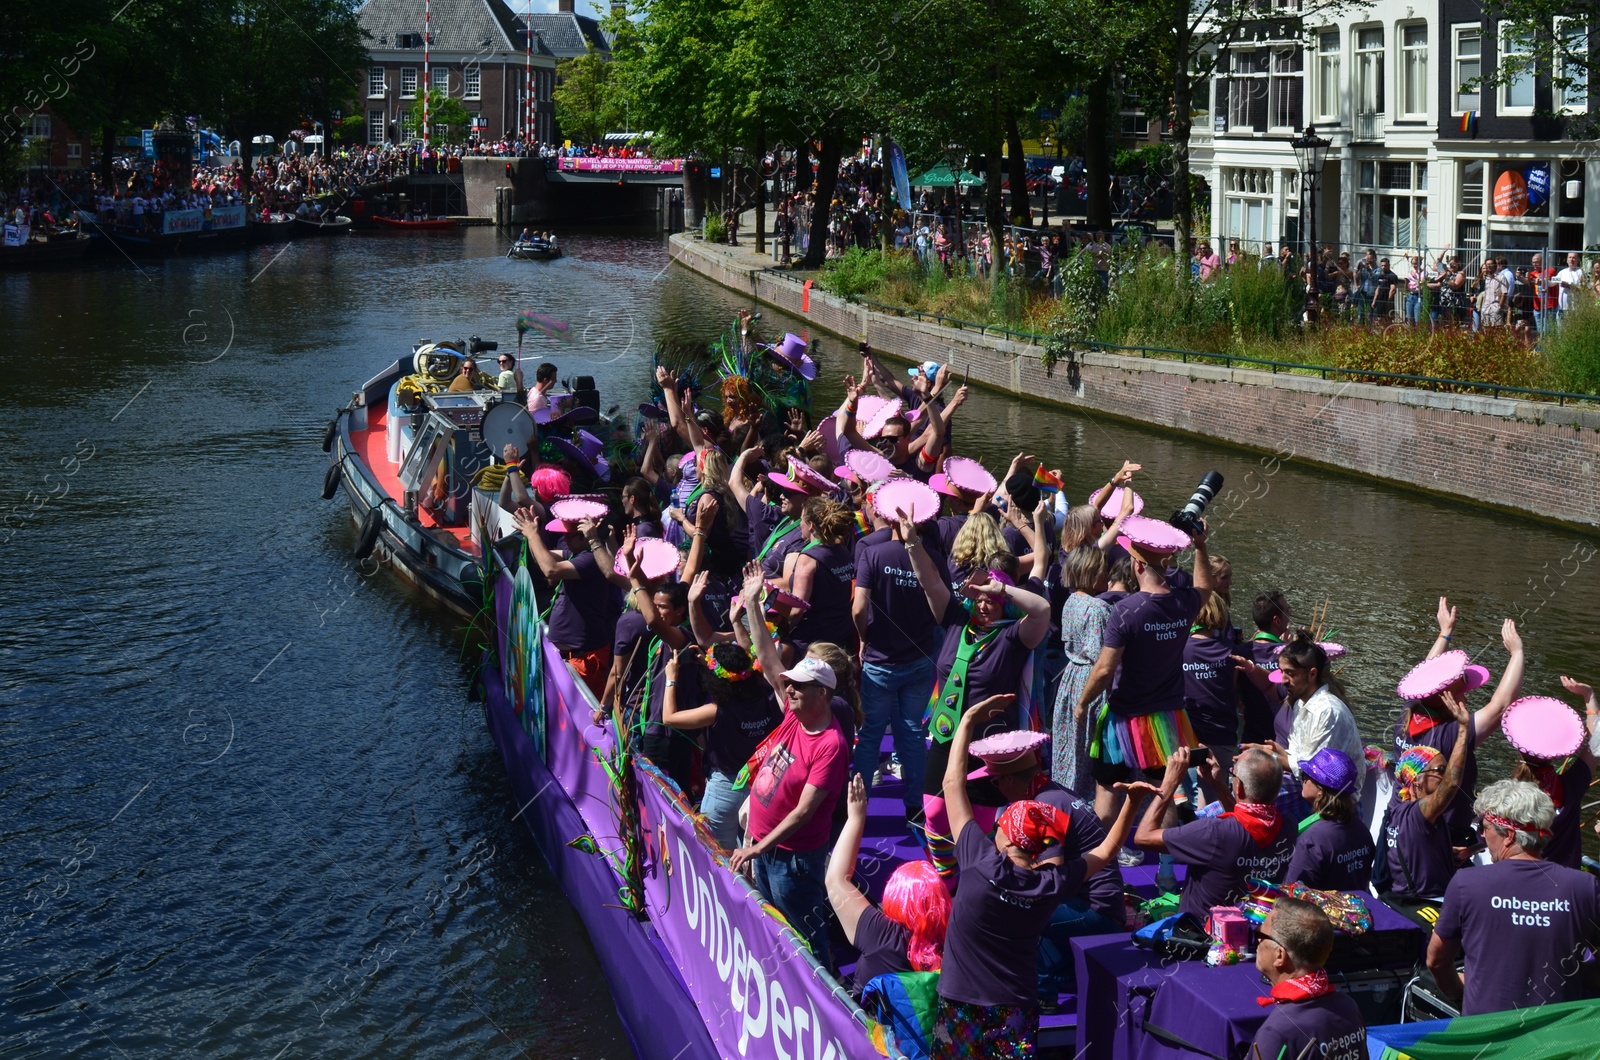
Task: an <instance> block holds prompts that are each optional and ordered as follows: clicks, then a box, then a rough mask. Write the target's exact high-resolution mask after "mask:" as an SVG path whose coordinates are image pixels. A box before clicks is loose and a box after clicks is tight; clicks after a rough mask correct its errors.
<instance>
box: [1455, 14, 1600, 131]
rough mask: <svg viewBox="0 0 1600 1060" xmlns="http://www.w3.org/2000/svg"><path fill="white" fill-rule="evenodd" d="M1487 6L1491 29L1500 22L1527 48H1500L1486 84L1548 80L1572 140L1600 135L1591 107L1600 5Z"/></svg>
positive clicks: (1505, 31) (1486, 22)
mask: <svg viewBox="0 0 1600 1060" xmlns="http://www.w3.org/2000/svg"><path fill="white" fill-rule="evenodd" d="M1483 8H1484V10H1483V17H1484V22H1483V24H1484V26H1485V28H1487V27H1488V25H1489V23H1490V20H1491V19H1493V20H1498V22H1499V29H1500V31H1501V32H1502V33H1503V34H1504V35H1506V36H1510V37H1512V38H1514V39H1516V40H1517V41H1518V43H1519V45H1520V47H1521V50H1520V51H1519V52H1518V53H1517V54H1515V55H1507V54H1505V51H1504V49H1497V59H1496V63H1495V69H1494V73H1493V74H1492V75H1491V76H1489V77H1486V78H1482V79H1480V81H1481V83H1482V84H1484V85H1492V86H1496V87H1502V86H1505V85H1509V84H1511V83H1512V82H1513V81H1516V80H1519V79H1522V78H1527V77H1533V76H1538V75H1544V76H1548V77H1549V78H1550V87H1551V88H1552V89H1553V90H1554V106H1553V108H1552V110H1553V112H1554V113H1556V114H1561V115H1563V116H1565V117H1566V119H1567V121H1566V130H1565V136H1566V138H1567V139H1572V140H1581V139H1592V138H1593V137H1594V136H1595V135H1596V134H1597V133H1600V123H1597V122H1596V120H1595V118H1594V117H1593V114H1594V108H1592V107H1590V106H1588V99H1589V97H1590V95H1591V90H1592V88H1593V87H1594V85H1595V84H1596V82H1595V81H1594V73H1595V66H1596V53H1595V50H1594V48H1595V45H1596V40H1595V34H1596V33H1597V32H1600V2H1596V0H1576V2H1574V0H1560V2H1558V0H1487V2H1486V3H1485V4H1484V5H1483ZM1452 87H1456V86H1452ZM1468 87H1473V86H1468ZM1566 100H1570V101H1571V102H1570V103H1566V102H1565V101H1566ZM1579 100H1582V101H1583V102H1582V103H1579V102H1578V101H1579Z"/></svg>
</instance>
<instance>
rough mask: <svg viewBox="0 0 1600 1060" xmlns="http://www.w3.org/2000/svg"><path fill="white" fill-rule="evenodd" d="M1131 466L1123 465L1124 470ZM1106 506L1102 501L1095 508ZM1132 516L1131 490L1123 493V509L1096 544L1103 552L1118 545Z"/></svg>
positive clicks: (1135, 465)
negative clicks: (1118, 536)
mask: <svg viewBox="0 0 1600 1060" xmlns="http://www.w3.org/2000/svg"><path fill="white" fill-rule="evenodd" d="M1129 466H1130V465H1127V464H1124V465H1123V467H1124V468H1126V467H1129ZM1131 466H1133V467H1137V466H1138V465H1137V464H1134V465H1131ZM1129 479H1130V480H1131V479H1132V472H1129ZM1104 505H1105V501H1100V502H1099V503H1097V504H1096V505H1095V507H1096V508H1101V507H1104ZM1132 514H1133V490H1132V489H1131V488H1129V489H1124V490H1123V491H1122V507H1121V508H1120V509H1119V510H1118V512H1117V517H1116V518H1115V519H1113V520H1111V525H1110V526H1108V527H1106V532H1105V533H1103V534H1101V535H1100V540H1098V541H1096V542H1095V545H1097V546H1098V547H1099V549H1100V551H1101V552H1105V551H1107V550H1108V549H1110V548H1111V546H1112V545H1114V544H1116V543H1117V535H1118V534H1120V533H1122V524H1123V523H1125V522H1127V521H1128V516H1130V515H1132Z"/></svg>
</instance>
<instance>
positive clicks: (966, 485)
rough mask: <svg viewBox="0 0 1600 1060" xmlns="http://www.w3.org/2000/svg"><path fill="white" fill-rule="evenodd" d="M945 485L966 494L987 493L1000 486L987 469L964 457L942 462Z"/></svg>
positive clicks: (954, 457)
mask: <svg viewBox="0 0 1600 1060" xmlns="http://www.w3.org/2000/svg"><path fill="white" fill-rule="evenodd" d="M944 480H945V482H946V484H948V485H950V486H952V487H954V488H955V489H958V490H963V491H965V492H967V493H988V492H990V491H991V490H993V489H996V488H997V487H998V486H999V485H1000V484H999V483H998V482H996V481H995V478H994V476H993V475H991V474H989V469H988V468H986V467H984V466H983V465H982V464H980V463H978V462H977V461H976V460H973V459H971V458H969V457H965V456H952V457H948V458H946V460H945V462H944Z"/></svg>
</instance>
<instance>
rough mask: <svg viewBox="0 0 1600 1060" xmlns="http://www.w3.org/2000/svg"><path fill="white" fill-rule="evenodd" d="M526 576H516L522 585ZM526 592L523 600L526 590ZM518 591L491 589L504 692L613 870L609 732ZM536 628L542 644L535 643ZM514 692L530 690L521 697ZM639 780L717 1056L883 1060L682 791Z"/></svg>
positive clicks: (670, 929)
mask: <svg viewBox="0 0 1600 1060" xmlns="http://www.w3.org/2000/svg"><path fill="white" fill-rule="evenodd" d="M526 577H527V575H526V574H525V573H519V574H518V576H517V580H522V579H525V578H526ZM521 588H522V589H523V594H526V593H527V590H528V589H529V588H531V587H530V586H527V585H524V586H522V587H521ZM514 589H515V586H514V582H513V579H511V578H508V577H506V576H504V575H502V576H501V578H500V581H499V584H498V585H497V587H496V591H495V603H496V609H495V610H496V618H497V620H498V622H499V627H500V628H499V631H498V632H499V638H498V640H499V647H500V653H501V662H502V672H503V675H504V677H506V678H508V680H507V691H508V693H509V694H510V695H511V696H512V699H513V703H514V704H515V703H516V701H517V700H518V699H519V698H520V700H521V703H520V707H521V709H520V710H518V711H517V713H518V715H519V717H520V718H521V720H522V722H523V725H524V728H527V727H529V726H530V725H537V724H538V723H539V722H540V721H542V722H543V725H544V733H545V740H544V757H545V761H546V763H547V764H548V766H549V769H550V772H551V773H552V774H554V776H555V778H556V782H557V783H559V784H560V785H561V787H562V788H563V789H564V790H565V791H566V792H567V794H568V795H569V796H570V797H571V799H572V802H573V804H574V805H575V806H576V807H577V809H578V812H579V813H580V814H581V815H582V817H583V820H584V824H585V825H586V826H587V827H588V829H589V833H588V834H589V835H590V836H591V837H592V838H593V840H594V846H595V848H596V849H597V850H599V851H600V852H601V856H605V857H606V858H607V860H608V861H610V862H611V863H612V866H613V869H614V870H615V869H616V868H617V867H618V866H619V865H620V863H621V850H622V841H621V839H619V838H618V836H617V833H618V831H619V827H618V823H617V815H616V809H615V807H616V802H615V794H614V793H613V791H612V788H611V783H610V780H609V778H608V776H607V774H606V771H605V768H604V767H603V766H602V765H601V764H600V761H599V759H598V758H597V757H596V751H597V750H599V751H600V752H602V753H609V751H610V750H611V747H612V740H613V737H612V735H611V733H610V731H609V729H602V728H598V727H596V726H594V725H592V724H591V723H590V720H589V719H590V718H591V716H592V713H593V711H594V697H593V695H592V694H591V693H590V692H589V690H588V687H587V686H586V685H584V684H583V683H582V682H580V681H578V679H577V678H576V677H575V676H574V674H573V672H572V670H571V669H570V668H568V667H567V665H566V663H565V662H564V661H563V660H562V659H561V656H560V654H559V653H558V652H557V651H556V650H555V648H554V646H552V645H551V644H549V642H548V641H546V640H545V639H544V637H543V636H542V632H543V630H542V627H539V626H538V623H537V618H536V616H537V608H536V607H533V606H531V598H530V596H529V595H523V594H518V593H516V592H515V591H514ZM530 626H531V627H533V628H532V629H530ZM534 629H537V630H538V634H539V635H538V636H537V637H536V638H535V637H534V636H530V635H529V634H530V633H532V632H533V630H534ZM519 630H520V634H519ZM535 646H537V650H534V649H535ZM519 653H526V654H521V658H523V659H525V660H527V662H528V663H529V664H530V665H531V666H533V667H534V669H532V672H529V671H524V670H522V669H521V668H520V667H519V666H518V665H517V661H516V660H517V657H518V655H519ZM519 683H520V684H521V687H522V688H523V689H524V690H525V691H524V692H523V693H522V694H520V695H519V693H518V692H517V691H515V690H516V688H517V687H518V685H519ZM528 692H532V693H533V694H531V695H529V694H528ZM579 719H581V720H579ZM530 735H531V734H530ZM535 742H536V743H537V740H536V741H535ZM634 777H635V781H636V786H637V788H638V790H639V793H640V799H639V818H640V822H639V830H640V833H641V835H642V837H643V840H644V842H643V847H644V852H643V859H642V861H643V869H644V904H645V909H646V910H647V911H648V913H649V916H650V923H651V926H652V927H654V928H655V930H656V932H657V934H658V935H659V936H660V938H661V940H662V942H663V943H664V944H665V946H666V949H667V952H668V953H669V954H670V956H671V959H672V963H673V964H674V965H675V966H676V967H677V969H678V973H679V975H680V976H681V977H682V980H683V983H684V986H685V987H686V988H687V990H688V992H689V995H690V997H692V998H693V999H694V1003H695V1007H696V1008H697V1009H698V1010H699V1013H700V1016H701V1018H702V1019H703V1020H704V1021H705V1025H706V1029H707V1030H708V1031H709V1033H710V1035H711V1038H712V1040H713V1041H714V1042H715V1043H716V1045H717V1049H718V1052H720V1053H721V1055H722V1056H724V1057H793V1058H795V1060H800V1058H805V1060H852V1058H860V1060H878V1058H879V1057H880V1054H879V1053H878V1052H877V1050H876V1049H875V1048H874V1047H873V1046H872V1043H871V1040H870V1039H869V1038H868V1036H867V1031H866V1026H865V1020H866V1017H865V1016H864V1015H863V1014H862V1013H861V1010H860V1009H859V1008H857V1007H856V1005H855V1004H854V1003H853V1002H852V1001H850V999H849V996H848V995H847V994H846V993H845V991H844V988H843V987H841V986H839V985H838V984H837V983H835V982H834V981H833V979H832V978H831V977H829V976H827V975H825V974H824V973H823V972H822V971H821V970H820V969H819V968H818V967H817V965H816V964H815V963H814V962H813V961H812V960H811V957H810V951H809V950H807V949H806V947H805V944H804V943H803V942H801V941H800V939H799V937H798V936H797V935H795V934H794V932H793V931H791V930H790V929H789V928H788V927H787V926H786V925H785V924H784V923H783V922H782V921H780V920H778V919H777V918H776V916H775V915H774V914H773V913H770V912H769V911H768V907H767V906H766V905H765V904H764V903H763V902H762V899H761V895H760V894H759V893H758V892H757V891H756V890H755V889H754V888H753V887H752V886H750V884H749V883H747V882H746V881H745V880H744V878H742V877H736V876H735V875H734V874H733V873H731V872H729V871H728V869H727V866H726V864H725V863H724V862H723V861H722V859H721V857H720V855H718V854H716V853H713V852H712V850H711V849H710V848H708V846H707V845H706V843H705V841H703V840H702V838H701V836H700V834H699V832H698V831H697V829H696V823H695V819H694V817H693V816H692V811H691V810H690V809H689V808H688V806H687V805H686V804H684V802H683V801H682V796H681V795H679V794H678V792H677V789H676V788H675V787H673V786H671V783H670V782H669V781H667V780H666V779H665V778H664V777H662V776H661V775H660V774H659V773H657V772H656V771H655V770H654V769H653V768H651V767H650V766H648V765H638V766H636V767H635V769H634ZM518 809H519V811H522V810H525V809H527V808H526V807H519V808H518ZM528 812H533V811H531V810H528ZM569 838H575V837H569ZM618 884H619V886H620V885H621V880H620V879H619V880H618Z"/></svg>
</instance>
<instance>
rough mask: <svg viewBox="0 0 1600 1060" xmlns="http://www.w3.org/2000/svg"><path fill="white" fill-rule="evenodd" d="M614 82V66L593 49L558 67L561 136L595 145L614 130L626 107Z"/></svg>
mask: <svg viewBox="0 0 1600 1060" xmlns="http://www.w3.org/2000/svg"><path fill="white" fill-rule="evenodd" d="M618 96H619V93H618V86H617V85H615V84H614V83H613V82H612V80H611V63H610V62H609V61H607V60H606V58H605V57H604V56H602V55H600V54H599V53H598V52H596V51H595V50H594V46H593V45H590V46H589V49H588V51H586V52H585V53H584V54H582V55H579V56H575V57H573V58H571V59H563V60H561V62H560V63H559V64H557V66H556V87H555V91H554V92H552V93H551V98H552V99H554V100H555V105H556V123H557V124H558V125H559V126H560V127H561V134H562V135H563V136H566V137H568V138H570V139H573V140H576V141H577V142H578V143H581V144H596V143H599V142H600V140H601V138H602V137H603V136H605V134H606V133H608V132H610V131H611V130H613V129H615V128H616V127H617V125H618V124H619V121H618V119H619V118H620V117H621V116H622V112H623V109H624V108H623V107H622V105H621V104H620V102H619V99H618Z"/></svg>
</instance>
